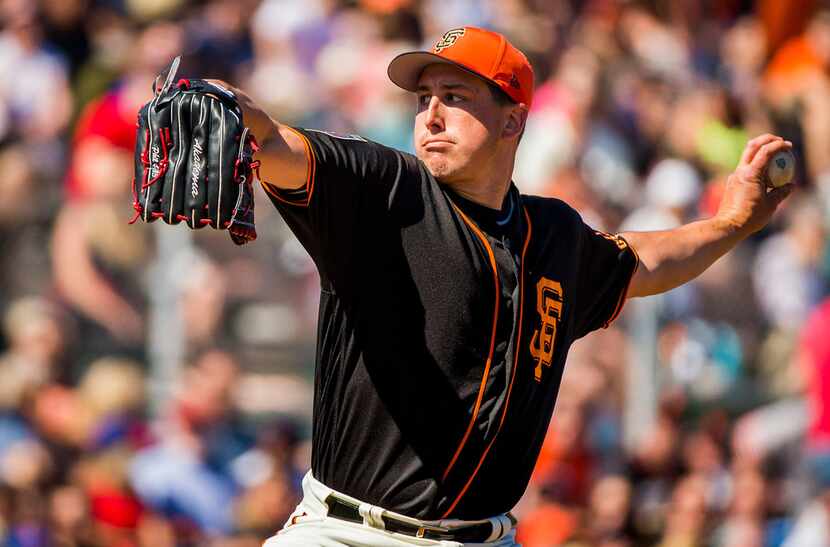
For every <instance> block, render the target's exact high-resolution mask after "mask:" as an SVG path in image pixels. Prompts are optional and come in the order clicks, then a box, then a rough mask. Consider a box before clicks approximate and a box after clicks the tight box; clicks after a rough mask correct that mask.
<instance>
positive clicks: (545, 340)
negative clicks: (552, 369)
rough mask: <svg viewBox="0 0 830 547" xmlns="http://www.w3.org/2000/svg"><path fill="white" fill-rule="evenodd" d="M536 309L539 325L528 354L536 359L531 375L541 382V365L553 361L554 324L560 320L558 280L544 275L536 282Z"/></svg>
mask: <svg viewBox="0 0 830 547" xmlns="http://www.w3.org/2000/svg"><path fill="white" fill-rule="evenodd" d="M536 310H537V311H538V312H539V319H540V320H541V325H539V328H538V329H536V330H534V331H533V338H532V339H531V340H530V355H532V356H533V359H534V360H535V361H536V368H535V369H534V371H533V375H534V377H535V379H536V381H537V382H541V381H542V366H543V365H544V366H546V367H549V366H550V364H551V362H552V361H553V348H554V344H555V342H556V326H557V324H558V323H559V322H560V321H561V320H562V285H561V284H560V283H559V282H558V281H552V280H550V279H548V278H546V277H543V278H541V279H540V280H539V282H538V283H537V284H536Z"/></svg>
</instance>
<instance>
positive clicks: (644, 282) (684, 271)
mask: <svg viewBox="0 0 830 547" xmlns="http://www.w3.org/2000/svg"><path fill="white" fill-rule="evenodd" d="M791 147H792V143H790V142H788V141H785V140H783V139H782V138H781V137H777V136H775V135H770V134H765V135H761V136H760V137H756V138H755V139H752V140H751V141H749V143H747V145H746V148H744V151H743V154H742V156H741V161H740V163H739V164H738V167H737V168H736V169H735V172H734V173H733V174H732V175H730V176H729V178H728V179H727V182H726V188H725V190H724V195H723V198H722V199H721V203H720V206H719V208H718V212H717V214H716V215H715V216H713V217H712V218H708V219H705V220H699V221H697V222H692V223H690V224H685V225H683V226H680V227H678V228H675V229H673V230H665V231H657V232H625V233H622V234H620V235H621V236H622V237H623V238H625V240H626V241H628V243H629V244H630V245H631V247H633V248H634V249H635V250H636V251H637V254H638V255H639V257H640V264H639V266H638V268H637V271H636V272H635V273H634V277H633V278H632V280H631V285H630V286H629V289H628V294H627V297H628V298H632V297H636V296H648V295H652V294H658V293H661V292H665V291H668V290H671V289H673V288H675V287H677V286H679V285H682V284H684V283H686V282H688V281H690V280H692V279H694V278H695V277H697V276H698V275H700V274H701V273H703V271H704V270H706V268H708V267H709V266H711V265H712V264H713V263H714V262H715V261H716V260H717V259H718V258H720V257H721V256H723V255H724V254H726V253H727V252H728V251H729V250H731V249H732V248H733V247H735V246H736V245H737V244H738V243H739V242H740V241H742V240H743V239H745V238H746V237H748V236H749V235H751V234H752V233H754V232H757V231H758V230H760V229H761V228H763V227H764V226H766V224H767V223H768V222H769V220H770V219H771V218H772V215H773V213H774V212H775V210H776V209H777V208H778V205H779V204H780V203H781V202H782V201H783V200H784V199H785V198H786V197H787V196H788V195H789V194H790V193H791V192H792V189H793V185H792V184H788V185H786V186H782V187H780V188H775V189H773V190H767V188H766V186H765V184H764V180H763V173H764V169H765V167H766V164H767V162H768V161H769V159H770V158H771V157H772V156H773V155H774V154H775V153H776V152H778V151H779V150H784V149H789V148H791Z"/></svg>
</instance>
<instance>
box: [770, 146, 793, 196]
mask: <svg viewBox="0 0 830 547" xmlns="http://www.w3.org/2000/svg"><path fill="white" fill-rule="evenodd" d="M765 175H766V176H765V178H766V181H765V182H766V184H767V186H769V187H771V188H778V187H779V186H784V185H785V184H789V183H791V182H792V180H793V176H794V175H795V156H793V153H792V151H791V150H781V151H779V152H776V153H775V155H774V156H773V157H772V159H770V160H769V163H767V169H766V173H765Z"/></svg>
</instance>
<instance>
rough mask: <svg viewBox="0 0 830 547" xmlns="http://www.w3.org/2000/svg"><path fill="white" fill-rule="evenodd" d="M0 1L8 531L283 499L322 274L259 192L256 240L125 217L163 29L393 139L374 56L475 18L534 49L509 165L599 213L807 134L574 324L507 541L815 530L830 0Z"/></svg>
mask: <svg viewBox="0 0 830 547" xmlns="http://www.w3.org/2000/svg"><path fill="white" fill-rule="evenodd" d="M0 17H2V27H1V28H0V77H2V79H3V80H4V81H6V82H7V83H6V85H5V86H4V87H3V88H2V90H0V173H2V176H0V313H1V314H2V335H0V546H3V547H6V546H8V547H41V546H53V545H54V546H78V547H80V546H95V547H98V546H113V547H147V546H153V547H167V546H171V547H172V546H177V547H178V546H182V547H184V546H195V545H200V546H201V545H209V546H214V547H220V546H223V547H249V546H258V545H260V544H261V542H262V540H263V539H264V538H266V537H268V536H269V535H271V534H272V533H273V532H274V531H275V530H276V529H277V528H278V527H280V526H281V525H282V523H283V521H284V519H285V517H286V516H287V515H288V513H289V512H290V511H291V510H292V509H293V507H294V505H295V504H296V502H297V497H298V483H299V478H300V477H301V476H302V474H303V473H304V472H305V471H306V469H307V467H308V462H309V459H310V458H309V444H308V437H309V427H310V425H309V424H310V418H309V413H310V405H311V402H310V401H311V398H310V392H311V389H312V388H311V385H312V384H311V378H312V374H313V371H312V369H313V359H314V340H315V321H316V311H317V308H316V306H317V299H318V290H319V284H318V279H317V277H316V272H315V270H314V266H313V264H312V263H311V261H310V259H309V258H308V256H307V255H306V254H305V251H304V250H303V249H302V248H301V247H300V246H299V244H298V243H297V242H296V240H295V239H294V238H293V237H292V236H291V235H290V233H289V231H288V230H287V228H286V226H285V225H284V223H283V222H282V221H281V219H280V218H279V216H278V215H277V214H276V213H275V211H274V210H273V208H272V207H271V206H270V204H269V203H268V202H267V199H265V196H264V194H262V193H261V192H260V193H259V195H258V198H259V200H258V201H259V205H258V207H257V224H258V231H259V234H260V237H259V240H257V241H256V242H255V243H253V244H250V245H248V246H246V247H244V248H235V247H234V246H233V245H232V244H231V243H230V242H229V241H228V238H227V234H224V233H221V232H216V231H213V230H210V229H207V230H201V231H198V232H195V233H192V234H191V233H190V232H188V231H187V230H186V229H184V228H183V227H177V228H171V227H169V226H162V227H161V228H160V229H157V227H156V225H145V224H142V223H137V224H134V225H128V224H127V220H128V219H129V218H130V216H131V212H132V210H131V207H130V203H131V198H130V190H129V187H130V181H131V179H132V171H133V156H132V149H133V143H134V139H135V114H136V111H137V109H138V107H139V106H140V105H141V104H143V103H144V102H146V101H147V100H149V98H150V96H151V82H152V80H153V78H154V77H155V75H156V74H157V73H158V72H159V71H160V70H162V69H163V68H164V66H165V65H166V64H167V63H169V61H170V59H172V57H173V56H175V55H176V54H178V53H183V63H182V68H181V69H180V73H182V74H184V75H187V76H198V77H214V78H222V79H226V80H228V81H231V82H233V83H235V84H237V85H239V86H240V87H242V88H243V89H245V90H247V91H248V92H249V93H250V94H251V95H252V96H253V97H254V98H255V99H256V100H257V101H259V102H260V103H261V104H262V105H264V106H265V107H266V109H267V110H268V111H269V112H270V113H271V114H272V115H273V116H274V118H276V119H278V120H280V121H282V122H284V123H288V124H293V125H297V126H303V127H312V128H321V129H328V130H333V131H344V132H356V133H360V134H362V135H364V136H366V137H368V138H371V139H373V140H377V141H380V142H383V143H385V144H388V145H391V146H395V147H398V148H402V149H405V150H410V149H411V124H412V120H413V115H414V108H415V104H414V100H413V99H412V98H411V97H410V96H408V95H407V94H406V93H403V92H401V91H400V90H399V89H398V88H396V87H395V86H393V85H392V84H391V83H390V82H389V81H388V80H387V78H386V65H387V63H388V61H389V60H390V59H391V58H392V57H393V56H394V55H395V54H396V53H399V52H401V51H404V50H407V49H412V48H416V47H428V46H430V45H431V43H432V42H433V41H434V40H435V39H436V38H437V37H439V36H440V35H441V34H442V33H443V32H444V31H445V30H447V29H449V28H453V27H456V26H461V25H467V24H469V25H477V26H483V27H487V28H492V29H495V30H498V31H500V32H503V33H504V34H506V35H507V36H508V37H509V38H510V40H511V41H512V42H513V43H514V44H516V45H517V46H518V47H520V48H521V49H522V50H523V51H525V52H526V53H527V55H528V56H529V58H530V59H531V62H532V63H533V65H534V69H535V72H536V77H537V92H536V98H535V101H534V104H533V108H532V112H531V117H530V120H529V122H528V127H527V131H526V135H525V137H524V139H523V142H522V145H521V148H520V150H519V159H518V161H517V166H516V171H515V173H514V180H515V182H516V183H517V185H518V186H519V187H520V189H522V191H524V192H525V193H531V194H540V195H547V196H555V197H559V198H561V199H564V200H566V201H567V202H568V203H570V204H571V205H572V206H573V207H575V208H576V209H578V210H579V211H580V213H581V214H582V216H583V218H585V219H586V221H587V222H589V223H590V224H591V225H593V226H594V227H595V228H598V229H603V230H606V231H623V230H655V229H665V228H670V227H673V226H677V225H679V224H681V223H684V222H687V221H690V220H693V219H696V218H700V217H702V216H709V215H712V214H713V213H714V212H715V211H716V208H717V205H718V202H719V196H720V193H721V189H722V188H723V184H724V181H725V177H726V176H728V174H729V173H730V172H731V170H732V169H733V168H734V167H735V165H736V164H737V161H738V158H739V156H740V153H741V150H742V148H743V146H744V144H745V143H746V142H747V140H748V139H749V138H750V137H752V136H755V135H758V134H760V133H763V132H774V133H776V134H780V135H782V136H784V137H785V138H786V139H788V140H791V141H792V142H793V143H794V145H795V152H796V155H797V157H798V175H797V185H798V188H797V191H796V192H795V193H794V195H793V196H792V197H791V198H790V199H789V200H788V201H787V202H786V204H785V206H784V207H783V210H782V211H780V213H779V214H778V215H777V216H776V218H775V220H774V221H773V223H772V224H771V225H770V226H769V227H767V228H766V229H764V230H763V231H761V232H760V233H758V234H755V235H754V236H753V237H752V238H750V239H749V240H747V241H746V242H744V243H742V244H741V246H740V247H739V248H738V249H736V250H735V251H734V252H732V253H730V254H729V255H728V256H726V257H724V258H723V259H721V260H720V261H719V262H718V263H716V264H715V265H714V266H713V267H712V268H711V269H710V270H709V271H707V272H706V273H705V274H704V275H703V276H701V277H700V278H699V279H698V280H696V281H695V282H693V283H691V284H689V285H687V286H684V287H681V288H679V289H676V290H674V291H671V292H670V293H667V294H665V295H662V296H660V297H652V298H649V299H645V300H641V301H634V302H631V303H629V304H628V306H627V309H626V311H624V312H623V315H622V318H621V319H620V320H619V321H618V322H617V323H615V324H614V325H613V326H612V327H610V328H608V329H606V330H603V331H600V332H598V333H594V334H592V335H590V336H589V337H588V340H589V343H584V342H578V343H577V344H576V345H575V346H574V348H573V350H572V352H571V356H570V358H569V361H568V367H567V370H566V373H565V377H564V380H563V384H562V389H561V392H560V395H559V400H558V403H557V409H556V412H555V415H554V419H553V421H552V423H551V427H550V432H549V435H548V438H547V440H546V441H545V444H544V446H543V449H542V454H541V456H540V459H539V463H538V466H537V469H536V470H535V472H534V476H533V480H532V482H531V485H530V487H529V489H528V491H527V493H526V495H525V497H524V498H523V500H522V501H521V502H520V504H519V505H518V506H517V507H516V510H515V513H516V515H517V516H518V517H519V518H520V520H521V524H520V527H519V532H518V533H519V539H520V541H521V542H522V543H523V544H524V545H525V546H526V547H551V546H569V547H583V546H584V547H588V546H598V547H636V546H658V547H693V546H714V547H777V546H781V547H822V546H824V547H826V546H827V545H830V299H828V295H830V290H828V289H830V238H828V228H829V227H830V224H828V223H829V222H830V147H828V143H830V5H828V4H826V3H823V2H820V1H818V0H792V1H789V2H780V1H777V0H757V1H754V2H753V1H749V0H711V1H708V2H698V1H693V0H652V1H635V0H631V1H612V0H588V1H578V0H60V1H52V0H41V1H34V0H2V1H0ZM159 325H161V326H159ZM159 333H161V335H159ZM165 334H167V336H164V335H165ZM160 363H166V364H165V365H164V366H161V365H160ZM634 370H639V371H640V373H641V375H642V374H645V377H646V378H648V379H649V381H648V382H646V384H648V385H646V384H640V385H637V384H636V383H632V382H631V375H632V371H634ZM641 377H642V376H641ZM632 386H633V387H632ZM643 402H645V404H641V403H643ZM634 407H640V408H645V409H646V410H645V411H644V412H641V413H640V414H639V415H636V416H635V419H634V420H633V421H632V420H629V419H627V418H626V416H627V415H628V414H627V413H630V411H631V409H632V408H634ZM632 423H633V424H634V425H635V426H636V427H634V426H632ZM517 449H520V447H517Z"/></svg>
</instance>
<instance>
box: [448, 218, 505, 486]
mask: <svg viewBox="0 0 830 547" xmlns="http://www.w3.org/2000/svg"><path fill="white" fill-rule="evenodd" d="M450 204H451V205H452V206H453V208H454V209H455V210H456V212H458V214H459V215H460V216H461V218H462V219H463V220H464V222H465V223H467V225H468V226H469V227H470V229H472V230H473V232H474V233H475V234H476V235H477V236H478V238H479V239H480V240H481V242H482V243H483V244H484V248H485V249H487V255H488V257H489V259H490V267H491V268H492V269H493V281H494V282H495V286H496V287H495V288H496V292H495V295H496V298H495V304H494V306H493V328H492V332H491V333H490V349H489V351H488V353H487V361H486V363H485V365H484V374H483V375H482V377H481V386H480V387H479V389H478V397H477V398H476V404H475V406H474V407H473V415H472V417H471V418H470V423H469V425H467V430H466V431H465V432H464V437H462V439H461V442H460V443H459V445H458V448H457V449H456V450H455V454H454V455H453V457H452V460H450V463H449V465H447V469H446V470H444V474H443V476H442V477H441V480H446V479H447V475H449V473H450V470H451V469H452V468H453V466H454V465H455V463H456V462H457V461H458V456H460V455H461V451H462V450H463V449H464V445H465V444H467V440H468V439H469V438H470V433H471V432H472V430H473V425H475V421H476V418H477V417H478V411H479V410H480V409H481V400H482V399H483V398H484V388H485V386H486V385H487V377H488V376H489V375H490V365H491V364H492V363H493V352H494V350H495V347H496V326H497V325H498V319H499V294H500V292H501V284H500V283H499V271H498V269H497V266H496V256H495V255H494V254H493V248H492V247H491V246H490V243H488V242H487V237H485V235H484V234H483V233H482V232H481V230H479V229H478V227H477V226H476V225H475V224H474V223H473V222H472V221H471V220H470V219H469V218H467V215H465V214H464V212H463V211H461V209H459V208H458V207H457V206H456V205H455V203H452V202H450Z"/></svg>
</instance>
